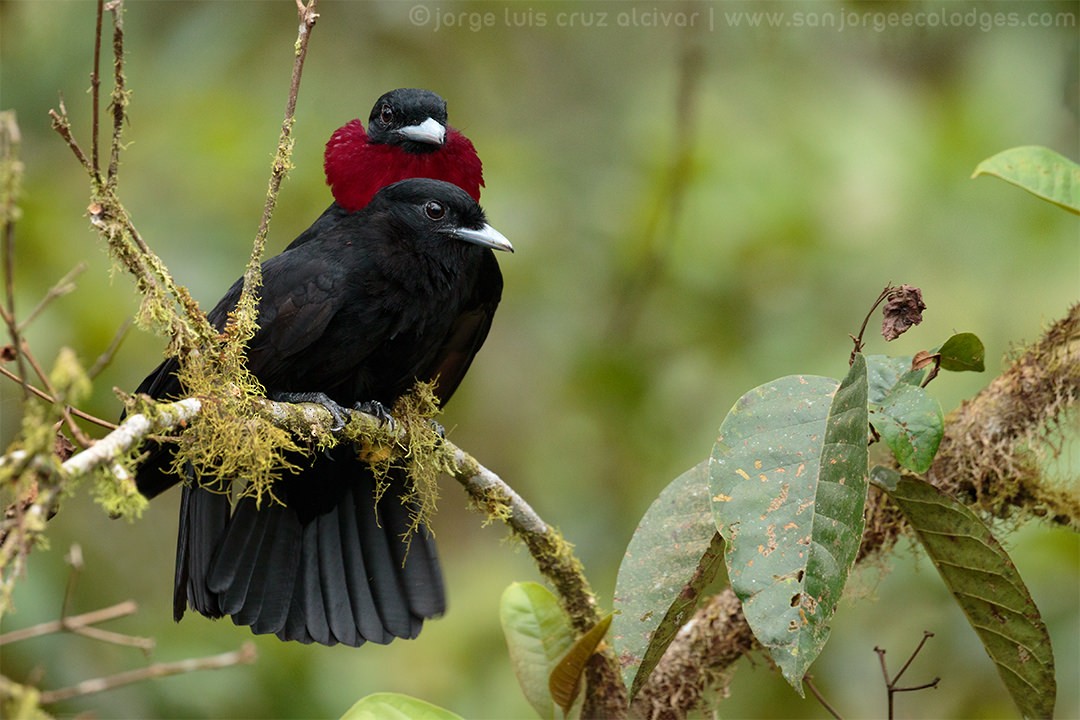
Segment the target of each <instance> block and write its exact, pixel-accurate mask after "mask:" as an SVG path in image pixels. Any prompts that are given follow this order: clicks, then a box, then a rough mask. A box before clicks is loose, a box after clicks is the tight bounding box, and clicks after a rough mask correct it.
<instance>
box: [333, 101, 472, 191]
mask: <svg viewBox="0 0 1080 720" xmlns="http://www.w3.org/2000/svg"><path fill="white" fill-rule="evenodd" d="M323 169H324V170H325V172H326V183H327V185H329V186H330V191H331V192H332V193H333V195H334V200H336V201H337V204H338V205H340V206H342V207H343V208H345V209H346V210H349V211H356V210H360V209H362V208H363V207H364V206H365V205H367V204H368V203H369V202H371V198H373V197H374V196H375V193H377V192H378V191H379V190H381V189H382V188H384V187H386V186H387V185H392V184H394V183H396V182H398V181H399V180H406V179H408V178H432V179H434V180H443V181H446V182H449V183H453V184H454V185H457V186H458V187H460V188H461V189H462V190H464V191H465V192H467V193H469V195H471V196H472V198H473V199H474V200H476V201H477V202H479V201H480V188H481V187H483V186H484V174H483V166H482V164H481V162H480V157H479V156H478V155H477V154H476V148H474V147H473V144H472V142H471V141H470V140H469V139H468V138H467V137H465V136H464V135H462V134H461V133H459V132H458V131H457V130H455V129H453V128H450V127H448V128H447V129H446V142H445V143H444V144H443V146H442V147H441V148H439V149H438V150H436V151H434V152H429V153H410V152H407V151H406V150H403V149H402V148H400V147H398V146H396V145H383V144H376V143H371V142H369V141H368V136H367V133H366V132H364V126H363V124H362V123H361V122H360V120H359V119H357V120H352V121H351V122H349V123H346V124H345V125H343V126H342V127H340V128H338V129H337V130H336V131H334V134H333V135H331V136H330V140H329V141H328V142H327V143H326V154H325V156H324V160H323Z"/></svg>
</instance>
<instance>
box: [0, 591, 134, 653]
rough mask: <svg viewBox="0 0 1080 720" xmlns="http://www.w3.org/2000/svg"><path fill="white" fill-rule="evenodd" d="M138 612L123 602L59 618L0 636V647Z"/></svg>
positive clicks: (126, 602) (132, 605) (131, 604)
mask: <svg viewBox="0 0 1080 720" xmlns="http://www.w3.org/2000/svg"><path fill="white" fill-rule="evenodd" d="M138 610H139V606H138V605H137V604H136V603H135V601H133V600H125V601H124V602H122V603H117V604H116V605H110V606H109V607H107V608H102V609H100V610H94V611H92V612H88V613H82V614H81V615H72V616H71V617H66V618H61V619H59V620H50V621H49V622H44V623H41V624H40V625H32V626H31V627H28V628H23V629H21V630H12V631H11V632H9V633H4V634H3V635H0V646H2V645H10V644H11V643H16V642H19V641H21V640H30V639H31V638H36V637H41V636H42V635H52V634H53V633H58V632H63V631H65V630H69V631H76V630H79V629H82V628H87V627H90V626H91V625H96V624H98V623H103V622H108V621H109V620H115V619H116V618H120V617H125V616H127V615H134V614H135V613H136V612H138Z"/></svg>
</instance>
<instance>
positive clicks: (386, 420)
mask: <svg viewBox="0 0 1080 720" xmlns="http://www.w3.org/2000/svg"><path fill="white" fill-rule="evenodd" d="M353 410H358V411H360V412H362V413H366V414H368V415H373V416H375V417H376V418H378V419H379V422H381V423H383V424H385V425H386V426H387V428H389V429H390V430H393V429H394V426H395V425H396V424H397V422H396V421H395V420H394V416H393V415H391V414H390V411H389V410H387V409H386V406H385V405H383V404H382V403H381V402H379V401H378V400H365V401H364V402H358V403H356V404H355V405H353Z"/></svg>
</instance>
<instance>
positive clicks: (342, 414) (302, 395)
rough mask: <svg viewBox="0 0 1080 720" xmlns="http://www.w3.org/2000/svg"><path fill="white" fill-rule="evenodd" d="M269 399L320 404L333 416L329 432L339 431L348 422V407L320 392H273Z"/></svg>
mask: <svg viewBox="0 0 1080 720" xmlns="http://www.w3.org/2000/svg"><path fill="white" fill-rule="evenodd" d="M270 399H271V400H276V401H278V402H288V403H301V402H309V403H315V404H316V405H322V406H323V407H324V408H326V411H327V412H329V413H330V416H331V417H333V418H334V424H333V425H331V426H330V432H333V433H336V432H341V431H342V430H344V429H345V424H346V423H347V422H348V417H347V416H348V413H349V409H348V408H345V407H342V406H341V405H338V404H337V403H336V402H334V401H333V400H331V399H330V396H329V395H327V394H326V393H321V392H273V393H270Z"/></svg>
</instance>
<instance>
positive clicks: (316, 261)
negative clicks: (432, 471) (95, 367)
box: [137, 179, 512, 645]
mask: <svg viewBox="0 0 1080 720" xmlns="http://www.w3.org/2000/svg"><path fill="white" fill-rule="evenodd" d="M302 237H303V238H304V242H302V243H294V244H293V245H291V246H290V247H289V248H288V249H286V251H285V252H283V253H282V254H280V255H278V256H276V257H274V258H271V259H270V260H267V261H266V262H265V263H264V264H263V286H262V290H261V293H260V295H261V300H260V305H259V313H258V331H257V332H256V334H255V336H254V337H253V338H252V340H251V341H250V342H249V344H248V355H247V358H248V368H249V369H250V370H251V372H252V374H253V375H255V377H257V378H258V379H259V381H260V382H261V383H262V384H263V386H264V387H265V388H266V389H267V392H268V394H270V395H271V396H275V395H282V394H294V393H314V392H319V393H325V394H326V395H327V396H328V397H329V398H330V399H331V400H332V401H333V402H335V403H337V404H339V405H341V406H345V407H352V406H355V405H357V404H359V403H365V402H370V401H378V402H380V403H382V404H383V405H385V406H387V407H390V406H392V404H393V403H394V401H395V400H396V399H397V398H398V397H400V396H401V395H402V394H403V393H405V392H406V391H408V390H409V389H410V388H411V387H412V386H413V385H414V383H415V382H416V381H417V380H424V381H435V383H436V385H435V394H436V396H437V397H438V398H439V400H440V402H441V403H444V404H445V403H446V402H447V401H448V400H449V399H450V396H451V395H453V393H454V390H455V389H456V388H457V386H458V384H459V383H460V382H461V379H462V377H463V376H464V375H465V372H466V371H467V370H468V368H469V364H470V363H471V361H472V358H473V356H474V355H475V354H476V352H477V350H479V348H480V346H481V344H482V343H483V342H484V339H485V337H486V336H487V333H488V329H489V328H490V326H491V320H492V317H493V315H494V313H495V308H496V307H497V305H498V303H499V299H500V296H501V294H502V275H501V273H500V272H499V266H498V263H497V262H496V260H495V256H494V254H493V253H492V251H491V249H492V248H494V249H497V250H512V248H511V247H510V244H509V243H508V242H507V241H506V239H505V238H503V237H502V236H501V235H500V234H499V233H498V232H496V231H495V230H494V229H493V228H491V227H490V226H489V225H488V224H487V222H486V220H485V217H484V214H483V211H482V210H481V209H480V207H479V206H478V205H477V204H476V203H475V201H473V200H472V198H470V197H469V195H468V194H466V193H465V192H464V191H462V190H461V189H459V188H457V187H455V186H453V185H451V184H449V183H445V182H442V181H438V180H428V179H411V180H404V181H401V182H398V183H396V184H394V185H391V186H389V187H387V188H384V189H383V190H381V191H380V192H379V193H378V194H377V195H376V196H375V198H374V199H373V200H372V202H371V203H370V204H369V205H368V206H367V207H366V208H365V209H363V210H361V211H359V212H356V213H347V212H343V211H342V212H337V213H333V214H332V216H331V215H328V214H324V215H323V216H322V217H320V218H319V220H317V221H316V223H315V224H314V225H312V227H311V228H309V229H308V230H307V231H305V233H304V234H303V235H302ZM241 287H242V284H241V282H240V281H237V282H236V283H235V284H234V285H233V286H232V287H231V288H230V289H229V291H228V292H227V293H226V294H225V297H223V298H222V299H221V301H220V302H219V303H218V304H217V306H216V307H215V308H214V309H213V310H212V311H211V312H210V313H209V316H208V317H209V319H210V322H211V323H212V324H213V325H214V326H215V327H218V328H221V327H223V326H224V323H225V321H226V319H227V315H228V313H229V311H231V310H232V309H233V308H234V307H235V305H236V302H237V300H238V298H239V296H240V291H241ZM176 368H177V365H176V360H175V359H168V360H166V361H165V362H163V363H162V364H161V365H160V366H159V367H158V368H157V369H156V370H154V372H152V373H151V374H150V375H149V376H148V377H147V378H146V379H145V380H144V381H143V383H142V384H141V385H140V386H139V388H138V390H137V392H140V393H146V394H149V395H151V396H152V397H155V398H178V397H183V395H184V391H183V388H182V387H181V386H180V384H179V381H178V380H177V378H176V374H175V373H176ZM298 462H300V463H301V471H300V472H299V473H298V474H296V475H285V476H283V477H281V478H279V479H278V480H276V481H275V488H274V493H275V495H276V496H277V497H279V498H281V499H282V500H283V501H284V505H281V504H275V503H272V502H265V501H264V502H263V505H262V507H260V508H256V504H255V501H254V500H253V499H251V498H243V499H241V500H239V501H238V502H237V503H236V505H235V507H233V506H232V505H230V501H229V499H228V498H227V497H226V496H225V495H223V494H221V493H218V492H212V491H210V490H207V489H205V488H203V487H200V486H198V485H197V484H193V483H191V482H187V483H185V484H184V485H183V488H182V496H181V504H180V530H179V537H178V541H177V552H176V576H175V586H174V615H175V617H176V619H177V620H179V619H180V618H181V617H182V616H183V614H184V612H185V610H186V608H187V607H188V606H189V605H190V607H191V608H192V609H194V610H196V611H198V612H199V613H202V614H203V615H206V616H208V617H212V618H213V617H222V616H226V615H228V616H231V617H232V619H233V622H235V623H237V624H238V625H247V626H250V627H251V629H252V631H253V632H255V633H260V634H261V633H273V634H276V635H277V636H278V637H280V638H281V639H283V640H298V641H300V642H317V643H321V644H324V645H333V644H336V643H344V644H347V645H360V644H362V643H364V642H365V641H371V642H377V643H386V642H390V641H391V640H392V639H394V638H395V637H402V638H412V637H415V636H416V634H417V633H418V632H419V631H420V628H421V625H422V624H423V621H424V620H425V619H427V618H430V617H435V616H438V615H440V614H442V612H443V611H444V610H445V604H446V603H445V595H444V590H443V582H442V575H441V570H440V567H439V560H438V556H437V553H436V549H435V544H434V541H433V539H432V537H431V534H430V531H429V530H428V529H427V528H426V527H421V528H420V529H419V530H418V531H417V532H416V534H415V535H414V536H413V537H412V538H411V542H410V543H409V544H406V540H405V535H406V533H407V531H408V529H409V527H410V525H411V519H410V512H411V511H412V510H414V508H410V507H407V506H404V505H403V504H402V503H401V501H400V500H399V496H401V495H403V494H404V493H405V492H406V490H407V487H406V486H407V484H408V483H409V482H410V481H409V479H408V478H407V477H405V475H404V473H403V472H400V471H392V472H391V473H390V475H389V478H388V479H389V482H390V484H391V487H390V488H389V489H388V490H387V491H386V492H385V494H383V496H382V499H381V501H380V503H379V506H378V509H377V511H376V506H375V500H374V477H373V475H372V473H371V471H370V470H369V469H368V467H367V465H366V464H365V463H364V462H362V461H360V460H358V459H357V457H356V451H355V449H354V448H352V447H350V446H347V445H339V446H338V447H336V448H334V449H333V450H331V451H329V452H327V453H322V454H318V455H316V456H314V457H311V458H300V459H299V460H298ZM170 463H171V457H170V453H169V452H168V449H167V448H165V447H159V448H157V449H155V450H153V451H152V452H151V454H150V456H149V457H148V458H147V460H146V461H144V462H143V464H142V465H141V466H140V468H139V470H138V474H137V482H138V486H139V490H140V491H141V492H142V493H143V494H144V495H146V496H148V497H153V496H155V495H157V494H158V493H160V492H162V491H163V490H165V489H166V488H168V487H170V486H171V485H173V484H175V483H177V482H179V480H180V478H178V477H177V476H176V475H170V474H168V472H167V469H168V468H169V465H170ZM204 482H206V480H205V479H204ZM406 548H407V549H408V552H407V553H406Z"/></svg>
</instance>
